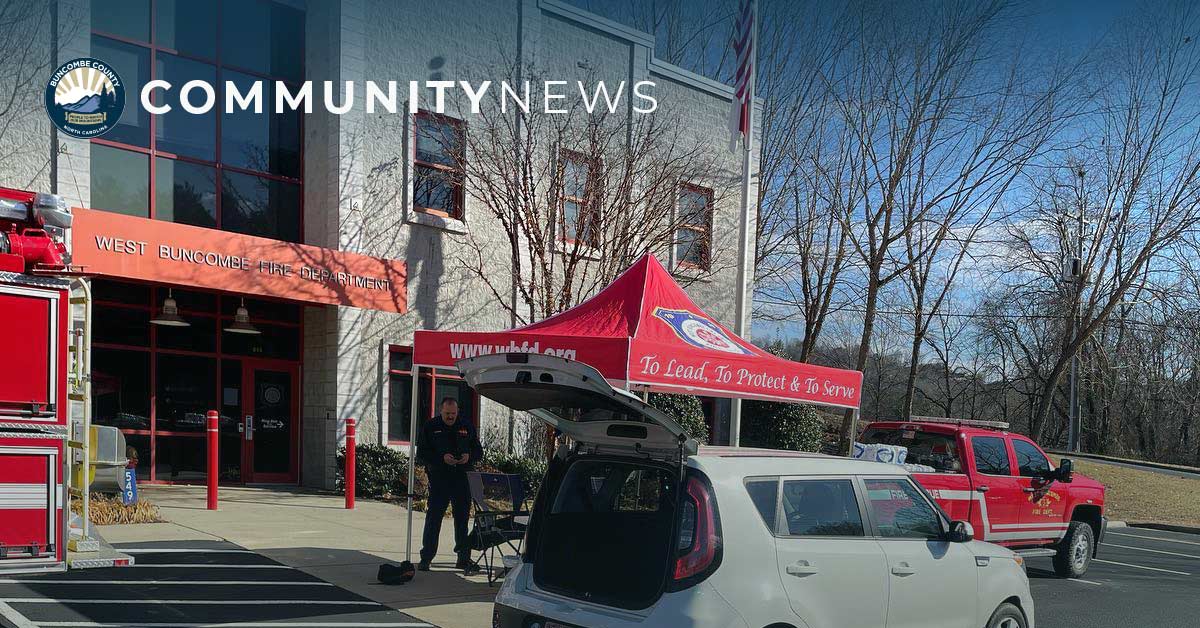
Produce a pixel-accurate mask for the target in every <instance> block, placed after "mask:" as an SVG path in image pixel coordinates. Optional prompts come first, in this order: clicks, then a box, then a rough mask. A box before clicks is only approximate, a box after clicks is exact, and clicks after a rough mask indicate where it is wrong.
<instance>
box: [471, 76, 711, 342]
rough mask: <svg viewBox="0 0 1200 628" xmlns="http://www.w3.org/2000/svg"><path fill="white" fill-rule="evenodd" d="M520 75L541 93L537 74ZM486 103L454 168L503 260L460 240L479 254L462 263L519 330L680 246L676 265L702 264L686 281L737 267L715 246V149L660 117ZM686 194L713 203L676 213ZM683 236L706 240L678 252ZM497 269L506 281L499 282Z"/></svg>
mask: <svg viewBox="0 0 1200 628" xmlns="http://www.w3.org/2000/svg"><path fill="white" fill-rule="evenodd" d="M512 74H513V75H516V73H515V72H513V73H512ZM521 75H523V76H524V77H525V80H531V81H532V82H533V83H535V84H536V83H537V80H536V77H537V76H538V73H537V70H536V68H531V67H525V68H522V72H521ZM510 82H512V83H513V84H520V83H519V82H517V81H510ZM584 84H585V85H594V84H595V81H584ZM489 94H493V95H494V96H495V97H494V99H493V100H491V101H489V100H488V99H487V98H485V99H484V102H483V105H482V106H481V107H480V112H479V113H478V114H476V115H473V116H472V118H471V122H470V130H469V132H468V133H466V134H465V143H464V145H463V146H461V147H460V148H459V149H458V151H457V153H456V157H455V159H456V161H457V162H458V164H459V167H460V169H461V172H462V173H463V174H464V175H465V179H466V180H467V182H468V183H467V184H466V194H467V196H468V198H470V199H471V200H472V201H473V202H474V203H476V204H477V205H478V206H479V207H480V208H481V209H482V211H484V212H485V213H486V214H487V215H488V218H489V219H490V220H494V221H496V222H497V223H498V224H499V226H500V233H501V242H500V243H499V245H500V248H502V249H503V250H505V251H506V254H505V256H504V258H501V259H499V260H497V259H496V258H495V251H496V250H497V246H496V244H497V243H496V242H491V243H489V242H484V241H482V240H480V239H479V238H482V237H484V236H480V235H476V234H475V233H473V232H472V233H468V234H467V235H466V236H464V237H465V238H466V239H467V240H468V241H469V242H470V243H471V244H472V249H473V251H474V252H473V254H472V256H471V257H469V258H464V259H463V260H461V261H462V263H463V264H464V265H465V266H466V267H467V268H468V269H469V270H470V271H471V272H472V273H473V274H474V275H476V276H478V278H479V279H480V280H481V281H482V282H483V284H484V285H486V286H487V287H488V289H489V290H490V291H491V293H492V297H493V298H495V299H496V300H497V301H498V302H499V303H501V304H502V306H503V307H504V308H505V309H507V310H508V311H509V312H510V313H511V314H512V315H513V317H514V319H515V320H516V321H517V322H518V323H528V322H532V321H536V320H540V319H543V318H545V317H547V316H550V315H553V314H556V313H558V312H560V311H562V310H565V309H567V308H570V307H572V306H574V305H576V304H577V303H579V302H580V301H581V300H582V299H584V298H586V297H588V296H590V295H591V294H593V293H594V292H595V291H596V290H597V289H598V288H600V287H602V286H604V285H605V284H607V283H609V282H611V281H612V280H613V279H614V278H615V277H616V276H617V275H618V274H620V272H621V271H623V270H624V269H625V268H627V267H628V266H629V265H630V264H631V263H632V262H633V261H634V260H635V259H636V258H637V257H638V256H640V255H641V254H643V253H645V252H647V251H653V252H657V253H666V252H668V251H671V250H672V248H673V247H676V245H679V246H678V247H677V248H676V249H675V250H676V254H677V255H678V256H680V257H689V256H690V257H691V258H692V259H694V260H695V261H696V262H697V263H695V264H692V265H691V266H689V267H688V270H687V272H686V273H685V274H684V277H685V279H688V280H694V279H697V278H701V277H706V276H709V275H710V274H711V273H713V272H716V271H717V270H719V269H720V268H722V267H723V265H724V264H728V263H731V262H729V261H727V260H724V259H723V258H722V257H721V256H719V255H718V248H719V247H720V245H722V244H727V243H725V242H723V241H717V242H712V241H711V240H708V238H711V237H713V236H714V231H713V230H712V229H711V220H712V211H713V209H714V206H716V205H719V204H721V202H722V200H723V199H724V194H725V191H726V190H730V189H733V188H734V186H733V185H732V181H733V173H731V172H728V171H726V170H724V169H722V168H721V167H720V163H721V155H720V154H719V152H718V151H720V147H719V146H716V145H714V143H712V142H710V141H706V140H705V138H702V137H700V136H699V135H698V134H697V133H696V132H694V131H692V130H690V129H688V128H687V127H686V126H685V124H684V123H683V118H682V117H680V116H676V115H673V114H672V112H671V111H670V110H669V109H665V108H660V109H659V110H658V111H656V112H654V113H649V114H638V113H632V112H629V111H626V110H624V109H622V108H620V107H617V108H615V111H614V110H611V109H610V108H608V107H607V106H605V104H604V102H603V100H602V99H601V101H600V102H599V103H597V106H596V107H594V108H592V110H591V111H589V110H588V107H587V105H586V104H585V103H584V101H583V100H582V99H575V100H574V101H573V102H571V103H568V104H564V107H565V108H566V112H565V113H548V112H546V111H539V110H537V109H536V108H534V109H531V111H530V112H529V113H524V112H515V111H513V104H512V103H511V102H508V103H507V104H505V106H504V107H502V106H501V105H502V103H501V98H502V92H501V91H499V90H495V91H492V92H489ZM684 183H694V184H697V185H699V186H703V187H704V188H706V189H709V190H711V191H712V194H711V196H709V195H707V194H698V195H697V196H694V197H691V201H692V202H691V203H685V204H684V205H682V206H681V194H682V188H681V184H684ZM706 225H707V226H706ZM697 226H699V228H698V229H696V227H697ZM683 231H686V232H687V234H683V235H690V234H692V233H695V234H698V235H699V236H700V237H699V238H698V239H697V240H694V241H693V240H691V239H689V240H687V241H684V240H679V238H680V237H681V232H683ZM715 235H717V236H718V237H719V234H715ZM693 246H694V247H697V248H691V247H693ZM497 263H499V264H500V267H509V268H510V269H511V274H510V275H507V276H501V275H502V274H500V273H497V272H496V269H497Z"/></svg>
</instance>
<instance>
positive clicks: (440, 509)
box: [421, 472, 471, 562]
mask: <svg viewBox="0 0 1200 628" xmlns="http://www.w3.org/2000/svg"><path fill="white" fill-rule="evenodd" d="M447 506H452V507H453V511H454V552H455V553H456V554H458V556H459V558H460V559H461V558H470V557H471V548H470V547H469V543H468V539H467V536H468V534H467V520H468V517H469V516H470V510H471V487H470V485H469V484H467V474H466V473H461V472H450V473H438V474H436V475H431V476H430V478H429V507H428V509H427V510H426V511H425V534H424V536H423V537H422V539H421V561H422V562H430V561H432V560H433V557H434V556H435V555H437V548H438V537H439V535H440V534H441V531H442V518H443V517H445V516H446V507H447Z"/></svg>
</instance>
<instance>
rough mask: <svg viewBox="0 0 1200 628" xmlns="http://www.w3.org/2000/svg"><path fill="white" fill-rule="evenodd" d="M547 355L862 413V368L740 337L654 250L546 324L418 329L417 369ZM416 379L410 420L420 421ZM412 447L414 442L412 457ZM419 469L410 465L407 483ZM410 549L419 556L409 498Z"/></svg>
mask: <svg viewBox="0 0 1200 628" xmlns="http://www.w3.org/2000/svg"><path fill="white" fill-rule="evenodd" d="M516 352H523V353H545V354H551V355H557V356H560V357H564V358H568V359H571V360H578V361H580V362H584V363H586V364H588V365H590V366H592V367H593V368H595V369H596V370H597V371H599V372H600V373H601V374H602V375H604V377H605V379H606V380H608V382H609V383H610V384H612V385H613V386H617V387H620V388H625V389H627V390H649V391H657V392H669V393H679V394H694V395H707V396H713V397H734V398H746V399H765V400H769V401H782V402H791V403H811V404H819V405H828V406H837V407H842V408H852V409H854V410H856V411H857V410H858V407H859V395H860V390H861V388H862V373H860V372H859V371H852V370H845V369H835V368H828V367H823V366H815V365H812V364H805V363H802V362H792V361H791V360H785V359H783V358H780V357H778V356H775V355H772V354H771V353H768V352H766V351H764V350H762V349H760V348H758V347H756V346H754V345H752V344H750V343H749V342H747V341H746V340H744V339H742V338H740V337H738V336H737V335H735V334H734V333H733V332H731V331H729V330H728V329H726V328H725V327H724V326H722V325H721V324H720V323H718V322H716V321H715V320H713V319H712V317H710V316H709V315H708V314H705V313H704V310H701V309H700V308H699V307H698V306H697V305H696V304H695V303H694V302H692V299H691V298H690V297H689V296H688V295H687V292H685V291H684V290H683V288H681V287H680V286H679V284H677V283H675V280H674V279H673V278H672V277H671V274H670V273H669V272H667V269H665V268H663V265H662V264H661V263H659V261H658V259H657V258H655V257H654V256H653V255H651V254H649V253H647V254H646V255H643V256H642V257H641V258H640V259H639V260H638V261H637V262H635V263H634V264H633V266H630V267H629V268H628V269H626V271H625V272H624V273H622V274H621V276H620V277H617V279H616V280H615V281H613V282H612V283H611V284H609V285H608V286H607V287H605V288H604V289H603V290H601V291H600V292H598V293H597V294H596V295H595V296H593V297H591V298H590V299H588V300H587V301H584V302H583V303H581V304H579V305H577V306H575V307H573V308H571V309H569V310H567V311H565V312H562V313H560V314H557V315H555V316H552V317H550V318H547V319H546V320H544V321H540V322H537V323H534V324H532V325H526V326H525V327H519V328H517V329H510V330H508V331H500V332H464V331H432V330H419V331H417V332H416V334H415V335H414V337H413V366H414V367H418V366H420V367H433V368H455V363H456V362H457V361H458V360H461V359H464V358H470V357H475V356H479V355H488V354H493V353H516ZM417 380H418V378H416V377H414V378H413V391H412V396H411V400H412V410H411V415H410V418H411V420H412V426H411V431H410V434H413V435H414V438H410V441H415V435H416V434H417V433H418V429H419V427H420V424H419V422H418V421H419V420H420V419H419V418H418V416H417V412H418V409H417V408H418V398H419V391H418V389H417ZM414 454H415V444H414V443H410V445H409V460H412V459H413V456H414ZM412 472H413V466H412V465H411V464H410V465H409V486H412V481H413V477H412ZM408 506H409V508H408V510H409V515H408V516H409V521H408V523H409V535H408V547H407V553H408V554H409V559H410V560H411V554H412V498H411V496H410V497H409V504H408Z"/></svg>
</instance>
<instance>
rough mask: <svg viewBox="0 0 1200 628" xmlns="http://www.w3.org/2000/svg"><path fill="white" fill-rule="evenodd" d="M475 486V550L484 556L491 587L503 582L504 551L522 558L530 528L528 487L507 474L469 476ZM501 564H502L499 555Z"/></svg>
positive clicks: (471, 484)
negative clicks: (522, 549) (501, 567)
mask: <svg viewBox="0 0 1200 628" xmlns="http://www.w3.org/2000/svg"><path fill="white" fill-rule="evenodd" d="M467 481H468V483H469V484H470V486H471V501H472V502H473V503H474V505H475V527H474V529H473V530H471V537H470V542H471V549H472V550H475V551H477V552H480V553H481V554H482V555H483V564H484V566H485V567H486V568H487V574H488V586H491V585H492V583H494V582H495V581H496V580H498V579H499V578H500V574H498V573H497V571H498V567H500V566H501V565H502V564H503V557H504V556H505V551H504V548H505V547H506V546H507V547H508V549H509V550H511V551H512V553H513V554H514V555H517V556H520V554H521V544H522V543H523V542H524V540H525V528H526V526H527V525H528V524H529V511H528V510H527V509H526V508H525V485H524V484H523V483H522V482H521V476H519V475H510V474H506V473H480V472H475V471H472V472H469V473H467ZM497 553H499V554H500V557H501V560H500V563H499V564H498V563H497V561H496V554H497Z"/></svg>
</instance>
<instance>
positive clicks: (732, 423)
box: [729, 399, 742, 447]
mask: <svg viewBox="0 0 1200 628" xmlns="http://www.w3.org/2000/svg"><path fill="white" fill-rule="evenodd" d="M741 440H742V400H741V399H731V400H730V403H729V444H730V445H731V446H733V447H740V446H741Z"/></svg>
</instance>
